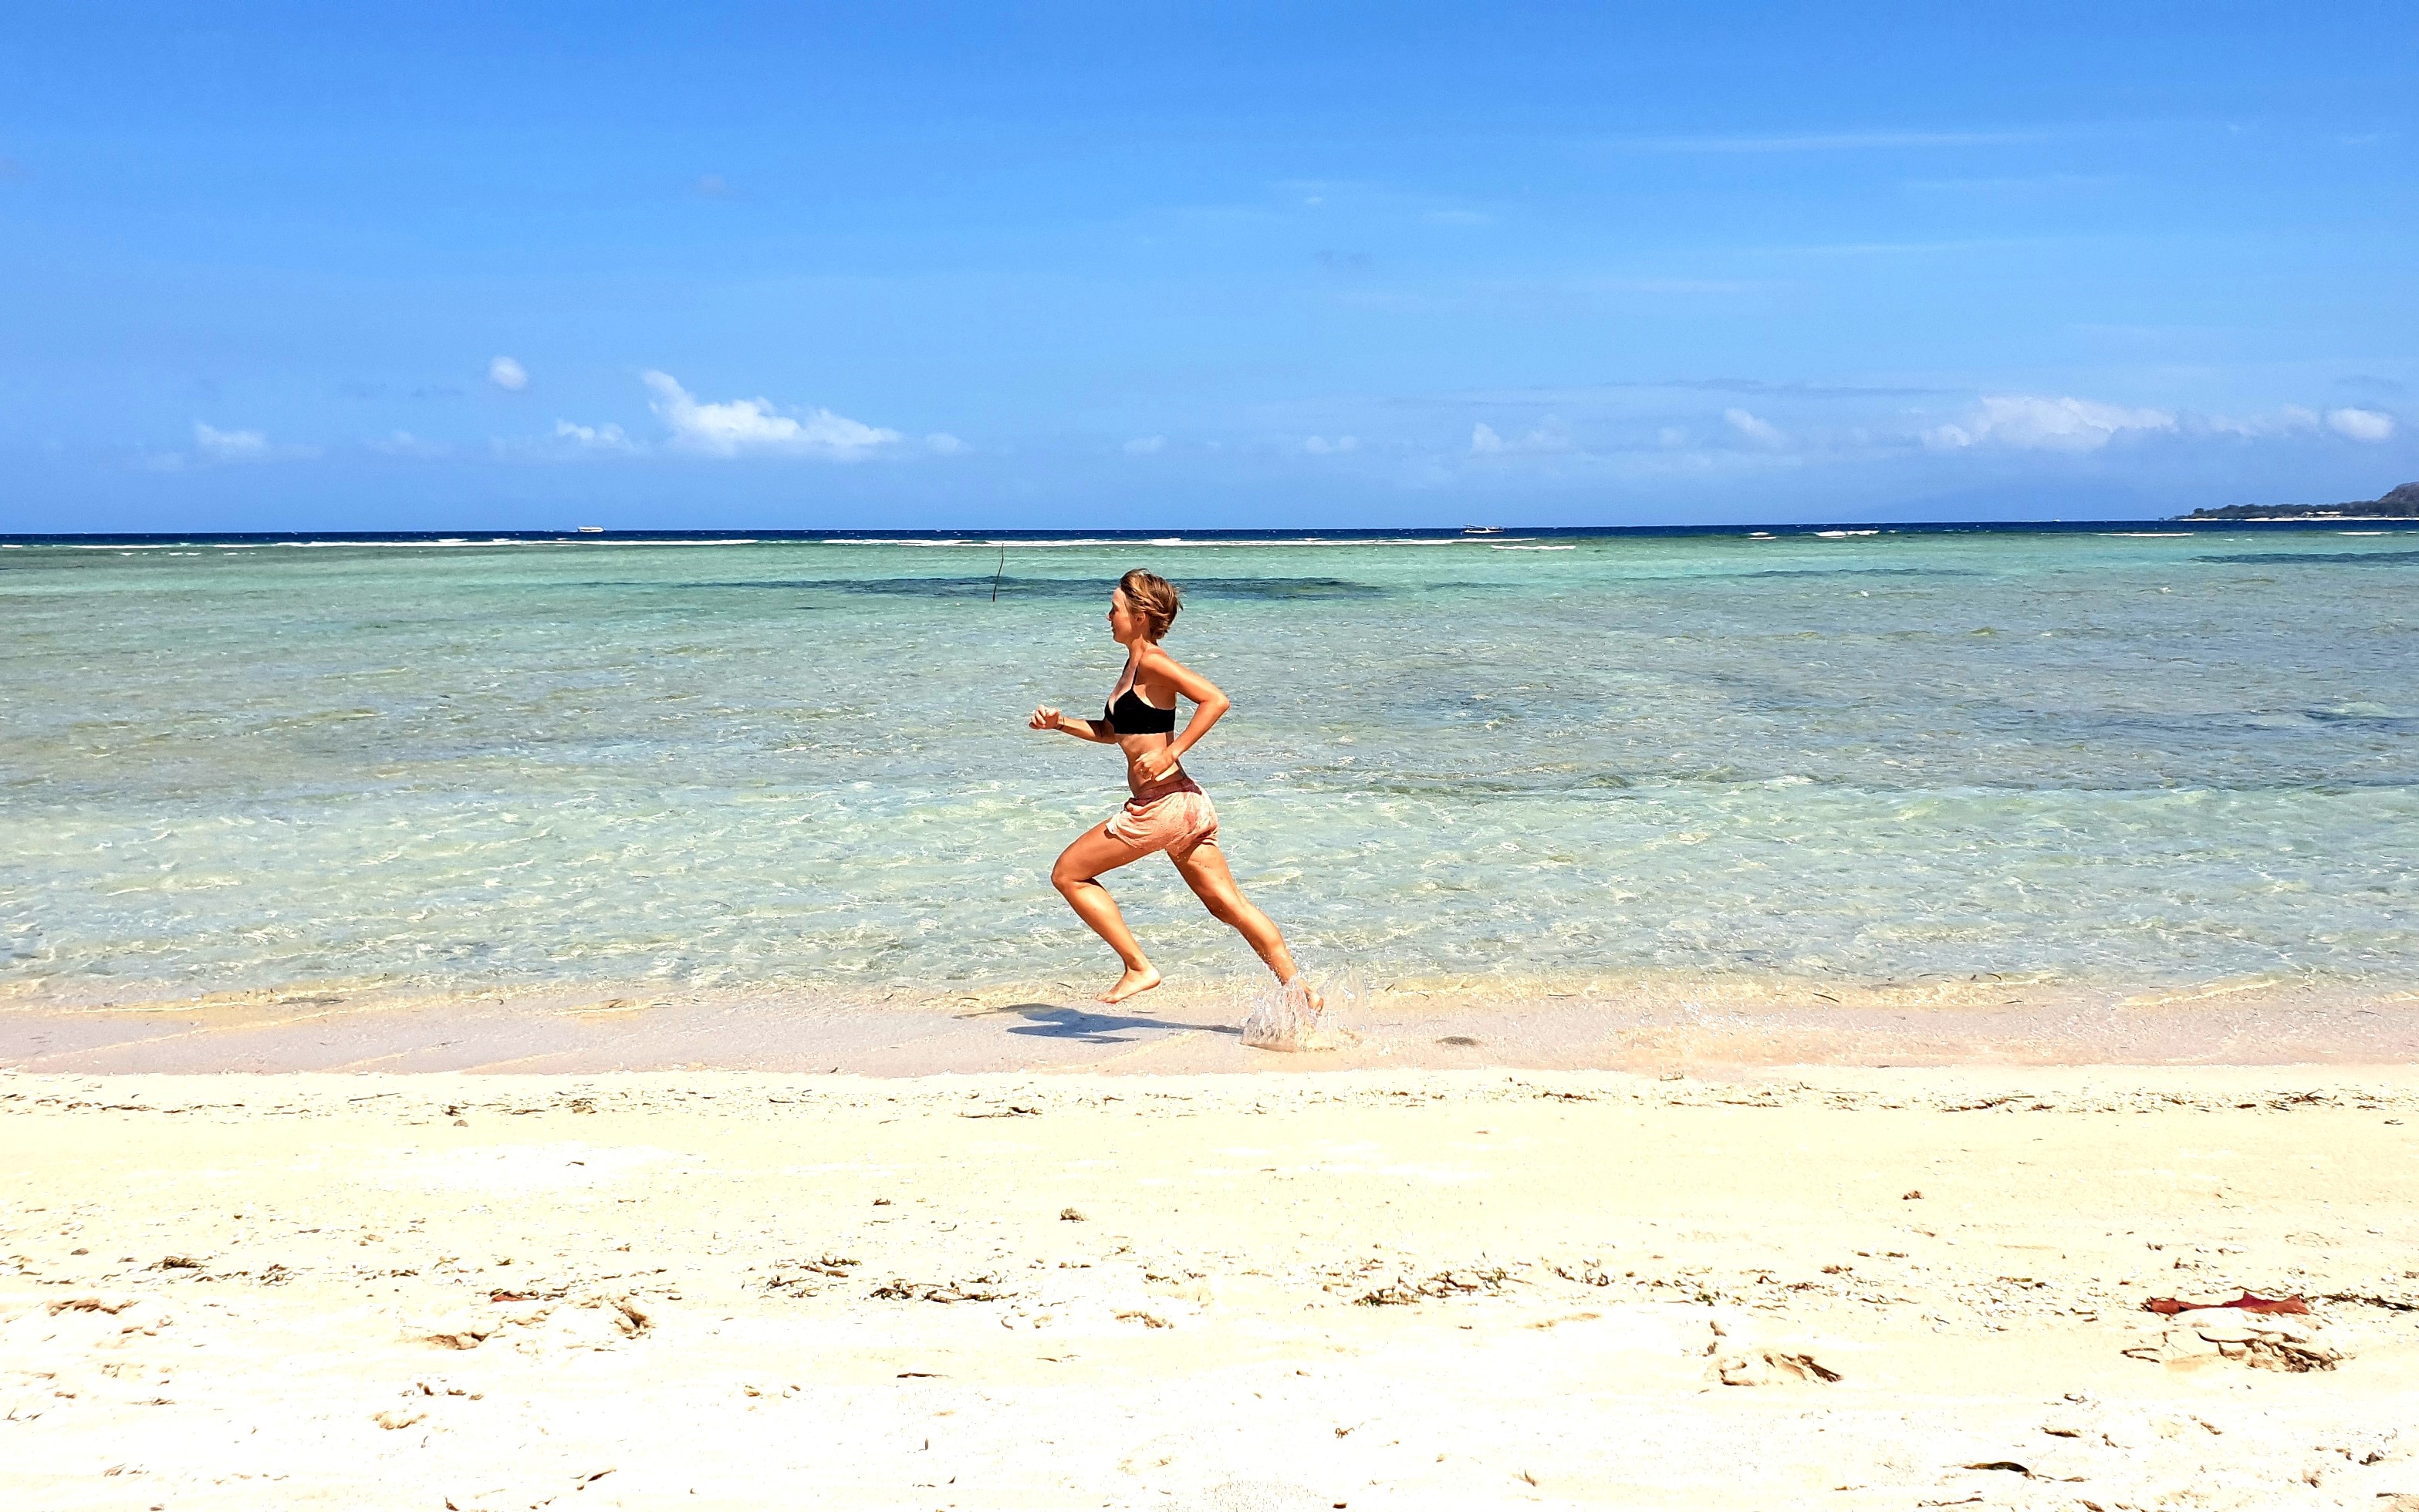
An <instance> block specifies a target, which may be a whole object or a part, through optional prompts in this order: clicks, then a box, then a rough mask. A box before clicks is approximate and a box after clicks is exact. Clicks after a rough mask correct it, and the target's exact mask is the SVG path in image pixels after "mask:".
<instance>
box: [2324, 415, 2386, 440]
mask: <svg viewBox="0 0 2419 1512" xmlns="http://www.w3.org/2000/svg"><path fill="white" fill-rule="evenodd" d="M2327 429H2328V430H2331V431H2333V432H2334V433H2335V434H2336V435H2342V436H2349V437H2350V439H2352V440H2354V441H2385V440H2391V439H2392V438H2393V435H2394V417H2393V416H2391V415H2380V414H2379V413H2378V412H2377V411H2376V410H2373V409H2331V410H2328V411H2327Z"/></svg>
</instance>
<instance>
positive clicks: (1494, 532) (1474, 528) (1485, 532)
mask: <svg viewBox="0 0 2419 1512" xmlns="http://www.w3.org/2000/svg"><path fill="white" fill-rule="evenodd" d="M1461 533H1462V534H1463V535H1466V536H1500V535H1502V533H1503V527H1502V526H1500V525H1465V526H1463V527H1461Z"/></svg>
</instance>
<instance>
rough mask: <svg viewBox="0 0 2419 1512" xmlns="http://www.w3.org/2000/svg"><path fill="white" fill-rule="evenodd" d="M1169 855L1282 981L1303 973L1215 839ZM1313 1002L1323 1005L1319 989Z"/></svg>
mask: <svg viewBox="0 0 2419 1512" xmlns="http://www.w3.org/2000/svg"><path fill="white" fill-rule="evenodd" d="M1167 859H1168V860H1170V861H1172V862H1175V863H1176V874H1177V875H1178V876H1179V877H1181V878H1184V885H1185V886H1187V887H1189V888H1191V889H1193V895H1194V897H1197V898H1199V899H1200V900H1201V904H1202V907H1204V908H1206V909H1209V910H1210V917H1211V918H1213V919H1215V920H1217V921H1218V922H1219V923H1220V924H1231V925H1233V926H1234V928H1235V931H1236V932H1237V933H1238V934H1240V935H1241V936H1242V937H1243V939H1244V940H1245V941H1246V942H1247V943H1249V944H1250V945H1251V947H1252V949H1253V950H1254V951H1256V952H1257V953H1258V955H1259V957H1260V959H1261V960H1263V961H1265V962H1267V963H1268V968H1269V970H1271V971H1274V972H1275V973H1276V974H1277V980H1278V981H1279V982H1281V983H1282V982H1290V981H1292V980H1293V979H1294V978H1295V977H1297V976H1299V975H1301V974H1302V970H1301V968H1299V967H1297V966H1295V965H1294V961H1293V952H1291V951H1289V950H1287V949H1286V942H1285V936H1284V935H1283V934H1281V933H1279V932H1278V930H1277V926H1276V925H1275V924H1273V923H1271V921H1270V919H1269V916H1268V915H1267V914H1265V913H1262V912H1261V911H1260V910H1259V909H1256V908H1254V907H1253V906H1252V900H1251V899H1249V898H1247V897H1245V896H1243V890H1242V889H1241V888H1240V887H1237V886H1236V885H1235V874H1234V873H1233V872H1231V871H1228V870H1227V869H1226V855H1225V852H1224V851H1222V850H1220V849H1219V848H1218V847H1217V845H1216V843H1215V842H1213V841H1204V842H1202V843H1201V844H1200V845H1197V846H1194V848H1193V849H1192V850H1191V851H1190V852H1188V853H1187V854H1186V855H1185V856H1184V857H1182V858H1181V859H1180V860H1179V858H1178V857H1177V855H1176V854H1175V852H1173V851H1170V852H1169V853H1168V858H1167ZM1311 1006H1313V1007H1317V1006H1319V1003H1318V997H1317V994H1316V993H1313V994H1312V995H1311Z"/></svg>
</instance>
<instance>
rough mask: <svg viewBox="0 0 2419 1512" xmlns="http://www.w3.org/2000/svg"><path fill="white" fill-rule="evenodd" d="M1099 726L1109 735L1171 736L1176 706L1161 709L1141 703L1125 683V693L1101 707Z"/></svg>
mask: <svg viewBox="0 0 2419 1512" xmlns="http://www.w3.org/2000/svg"><path fill="white" fill-rule="evenodd" d="M1101 723H1102V724H1103V725H1107V726H1108V727H1109V733H1110V734H1112V735H1120V736H1123V735H1173V734H1174V733H1176V707H1175V706H1174V705H1173V704H1171V705H1169V706H1168V707H1167V708H1165V709H1162V708H1160V707H1159V706H1158V705H1157V704H1152V703H1145V702H1144V701H1143V696H1142V695H1141V694H1139V693H1137V692H1135V691H1134V688H1133V685H1132V683H1128V684H1127V685H1126V691H1125V692H1124V694H1122V695H1119V696H1118V697H1117V698H1115V699H1112V700H1111V701H1110V702H1108V703H1106V704H1103V705H1102V708H1101Z"/></svg>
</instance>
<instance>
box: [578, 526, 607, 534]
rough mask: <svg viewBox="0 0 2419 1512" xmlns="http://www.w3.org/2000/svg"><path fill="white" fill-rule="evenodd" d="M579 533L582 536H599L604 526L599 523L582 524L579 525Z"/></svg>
mask: <svg viewBox="0 0 2419 1512" xmlns="http://www.w3.org/2000/svg"><path fill="white" fill-rule="evenodd" d="M579 533H580V534H581V535H583V536H601V535H603V534H604V533H605V527H603V526H601V525H583V526H581V527H579Z"/></svg>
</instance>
